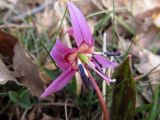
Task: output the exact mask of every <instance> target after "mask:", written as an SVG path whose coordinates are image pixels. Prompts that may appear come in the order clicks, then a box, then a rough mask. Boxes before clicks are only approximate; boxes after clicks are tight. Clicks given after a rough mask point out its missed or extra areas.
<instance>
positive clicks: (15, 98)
mask: <svg viewBox="0 0 160 120" xmlns="http://www.w3.org/2000/svg"><path fill="white" fill-rule="evenodd" d="M8 95H9V98H10V99H11V101H13V102H14V103H18V93H17V92H14V91H9V92H8Z"/></svg>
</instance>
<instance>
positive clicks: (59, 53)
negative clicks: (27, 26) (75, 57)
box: [50, 40, 75, 70]
mask: <svg viewBox="0 0 160 120" xmlns="http://www.w3.org/2000/svg"><path fill="white" fill-rule="evenodd" d="M74 51H75V49H71V48H68V47H66V46H65V45H64V44H62V43H61V42H60V40H57V41H56V43H55V45H54V46H53V48H52V50H51V52H50V55H51V56H52V58H53V59H54V60H55V62H56V63H57V64H58V66H59V67H60V68H61V69H62V70H65V69H67V68H68V66H70V63H69V62H68V61H67V60H66V59H65V56H66V55H67V54H69V53H73V52H74Z"/></svg>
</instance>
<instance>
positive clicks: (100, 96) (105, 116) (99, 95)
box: [88, 71, 109, 120]
mask: <svg viewBox="0 0 160 120" xmlns="http://www.w3.org/2000/svg"><path fill="white" fill-rule="evenodd" d="M88 75H89V78H90V80H91V83H92V84H93V86H94V89H95V91H96V94H97V97H98V100H99V103H100V105H101V108H102V111H103V117H104V120H109V112H108V109H107V107H106V104H105V101H104V99H103V96H102V94H101V91H100V89H99V87H98V85H97V83H96V82H95V80H94V78H93V77H92V75H91V73H90V72H89V71H88Z"/></svg>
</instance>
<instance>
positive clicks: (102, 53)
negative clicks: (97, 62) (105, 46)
mask: <svg viewBox="0 0 160 120" xmlns="http://www.w3.org/2000/svg"><path fill="white" fill-rule="evenodd" d="M93 54H95V55H107V56H120V55H121V53H120V52H118V51H117V52H109V51H108V52H94V53H93Z"/></svg>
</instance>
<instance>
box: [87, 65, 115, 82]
mask: <svg viewBox="0 0 160 120" xmlns="http://www.w3.org/2000/svg"><path fill="white" fill-rule="evenodd" d="M88 66H89V67H90V68H91V69H93V70H94V71H95V72H96V73H97V74H98V75H99V76H101V77H102V78H103V79H104V80H105V81H106V82H107V84H108V85H110V84H109V83H110V82H115V81H116V79H109V78H107V77H106V76H105V75H103V73H101V72H100V71H98V70H97V69H95V66H93V63H92V62H89V64H88Z"/></svg>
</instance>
